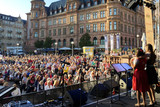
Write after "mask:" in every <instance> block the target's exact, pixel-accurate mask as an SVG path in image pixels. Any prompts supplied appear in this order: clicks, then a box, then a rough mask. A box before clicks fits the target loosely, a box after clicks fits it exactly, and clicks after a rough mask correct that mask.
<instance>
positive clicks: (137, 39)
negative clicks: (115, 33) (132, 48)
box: [137, 35, 139, 48]
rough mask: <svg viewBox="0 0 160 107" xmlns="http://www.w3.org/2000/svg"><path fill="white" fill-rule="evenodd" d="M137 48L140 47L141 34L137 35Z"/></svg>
mask: <svg viewBox="0 0 160 107" xmlns="http://www.w3.org/2000/svg"><path fill="white" fill-rule="evenodd" d="M137 48H139V35H137Z"/></svg>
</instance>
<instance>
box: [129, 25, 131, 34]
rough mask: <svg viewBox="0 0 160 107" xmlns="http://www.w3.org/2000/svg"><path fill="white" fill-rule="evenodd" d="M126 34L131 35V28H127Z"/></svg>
mask: <svg viewBox="0 0 160 107" xmlns="http://www.w3.org/2000/svg"><path fill="white" fill-rule="evenodd" d="M128 33H129V34H131V28H130V26H128Z"/></svg>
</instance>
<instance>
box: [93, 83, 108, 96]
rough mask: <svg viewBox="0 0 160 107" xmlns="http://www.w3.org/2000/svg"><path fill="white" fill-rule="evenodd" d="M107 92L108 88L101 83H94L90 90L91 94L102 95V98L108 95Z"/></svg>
mask: <svg viewBox="0 0 160 107" xmlns="http://www.w3.org/2000/svg"><path fill="white" fill-rule="evenodd" d="M97 91H98V92H97ZM108 93H109V88H108V87H105V86H104V85H103V84H97V85H95V86H94V88H93V89H92V91H91V95H93V96H97V97H102V98H104V97H106V96H107V95H108Z"/></svg>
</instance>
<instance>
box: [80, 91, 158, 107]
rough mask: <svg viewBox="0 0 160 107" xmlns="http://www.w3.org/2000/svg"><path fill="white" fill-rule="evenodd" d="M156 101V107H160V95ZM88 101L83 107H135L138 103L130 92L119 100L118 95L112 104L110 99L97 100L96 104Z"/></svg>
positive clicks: (147, 100)
mask: <svg viewBox="0 0 160 107" xmlns="http://www.w3.org/2000/svg"><path fill="white" fill-rule="evenodd" d="M156 100H157V104H156V105H155V106H154V107H160V94H157V93H156ZM89 102H90V101H88V102H87V104H86V105H83V106H82V107H134V104H135V103H137V100H136V99H131V96H130V92H129V93H128V96H126V93H121V97H120V100H119V97H118V95H115V96H113V103H112V104H111V100H110V97H108V98H105V99H101V100H99V101H98V105H97V101H96V100H95V101H94V102H90V103H89ZM146 102H147V107H151V106H149V105H148V103H149V98H148V96H147V98H146Z"/></svg>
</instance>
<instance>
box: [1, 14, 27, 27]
mask: <svg viewBox="0 0 160 107" xmlns="http://www.w3.org/2000/svg"><path fill="white" fill-rule="evenodd" d="M0 19H1V20H6V21H10V22H16V21H18V17H13V16H10V15H5V14H1V13H0ZM22 21H23V23H24V24H26V20H23V19H22Z"/></svg>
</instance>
